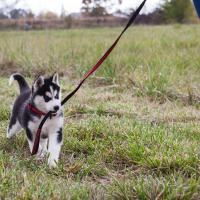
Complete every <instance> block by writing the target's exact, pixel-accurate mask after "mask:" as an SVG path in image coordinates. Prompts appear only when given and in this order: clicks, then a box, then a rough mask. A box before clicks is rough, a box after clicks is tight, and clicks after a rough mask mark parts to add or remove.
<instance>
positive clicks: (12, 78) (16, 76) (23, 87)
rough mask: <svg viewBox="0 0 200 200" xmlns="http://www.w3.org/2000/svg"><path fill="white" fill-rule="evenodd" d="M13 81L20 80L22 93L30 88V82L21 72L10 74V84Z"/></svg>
mask: <svg viewBox="0 0 200 200" xmlns="http://www.w3.org/2000/svg"><path fill="white" fill-rule="evenodd" d="M13 81H17V82H18V84H19V90H20V93H22V92H24V91H26V90H30V87H29V85H28V83H27V82H26V80H25V78H24V77H23V76H22V75H21V74H19V73H14V74H12V75H11V76H10V80H9V85H11V84H12V83H13Z"/></svg>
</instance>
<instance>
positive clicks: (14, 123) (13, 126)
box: [7, 114, 22, 138]
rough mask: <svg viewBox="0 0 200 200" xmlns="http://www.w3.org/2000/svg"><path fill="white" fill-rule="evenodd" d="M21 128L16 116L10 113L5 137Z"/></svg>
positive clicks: (11, 135)
mask: <svg viewBox="0 0 200 200" xmlns="http://www.w3.org/2000/svg"><path fill="white" fill-rule="evenodd" d="M21 129H22V127H21V125H20V123H19V121H18V120H17V117H16V116H15V115H13V114H12V116H11V118H10V122H9V125H8V128H7V138H11V137H13V136H14V135H16V134H17V133H18V132H19V131H20V130H21Z"/></svg>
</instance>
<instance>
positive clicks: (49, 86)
mask: <svg viewBox="0 0 200 200" xmlns="http://www.w3.org/2000/svg"><path fill="white" fill-rule="evenodd" d="M58 79H59V78H58V74H54V75H53V76H51V77H49V78H44V77H43V76H40V77H38V78H37V79H36V80H35V82H34V83H33V86H32V88H30V87H29V85H28V83H27V82H26V80H25V78H24V77H23V76H22V75H21V74H18V73H15V74H13V75H12V76H11V77H10V84H11V83H12V82H13V81H14V80H16V81H17V82H18V85H19V89H20V94H19V96H18V97H17V98H16V100H15V102H14V106H13V109H12V114H11V118H10V123H9V126H8V129H7V138H11V137H13V136H14V135H16V134H17V133H18V132H19V131H20V130H21V129H22V128H24V129H25V130H26V135H27V140H28V143H29V148H30V151H31V152H32V149H33V143H34V139H35V135H36V131H37V128H38V126H39V124H40V122H41V120H42V118H43V116H42V117H41V116H38V115H37V114H36V113H34V112H32V111H30V110H29V109H28V107H27V105H28V104H29V103H31V104H32V105H33V106H34V107H35V108H37V109H39V110H40V111H42V112H44V113H47V112H49V111H53V112H55V111H56V116H53V117H52V118H51V119H48V120H47V121H46V123H45V124H44V126H43V129H42V133H41V139H40V145H39V150H38V154H37V156H39V157H43V156H44V155H46V154H47V155H48V164H49V166H50V167H55V166H56V164H57V162H58V158H59V154H60V149H61V145H62V141H63V136H62V128H63V111H62V108H61V91H60V85H59V80H58Z"/></svg>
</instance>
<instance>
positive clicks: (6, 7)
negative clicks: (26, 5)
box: [0, 0, 21, 13]
mask: <svg viewBox="0 0 200 200" xmlns="http://www.w3.org/2000/svg"><path fill="white" fill-rule="evenodd" d="M20 1H21V0H11V1H7V0H1V4H0V12H1V13H7V12H8V11H10V10H13V9H14V7H15V6H16V5H17V4H18V3H19V2H20ZM8 2H9V3H8Z"/></svg>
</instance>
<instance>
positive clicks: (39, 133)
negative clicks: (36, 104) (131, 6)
mask: <svg viewBox="0 0 200 200" xmlns="http://www.w3.org/2000/svg"><path fill="white" fill-rule="evenodd" d="M145 3H146V0H144V1H143V2H142V3H141V4H140V6H139V7H138V8H137V10H136V11H135V12H134V13H133V15H132V16H131V18H130V20H129V21H128V23H127V25H126V27H125V28H124V29H123V31H122V32H121V34H120V35H119V36H118V38H117V39H116V40H115V42H114V43H113V44H112V46H111V47H110V48H109V49H108V50H107V51H106V52H105V54H104V55H103V56H102V57H101V59H100V60H99V61H98V62H97V63H96V64H95V65H94V66H93V67H92V68H91V69H90V70H89V71H88V72H87V73H86V74H85V75H84V77H83V79H82V80H81V81H80V83H79V84H78V86H77V87H76V88H75V89H74V90H73V91H72V92H71V93H69V94H68V95H67V96H66V97H65V98H64V99H63V101H62V102H61V105H64V104H65V103H66V102H67V101H68V100H69V99H70V98H71V97H72V96H74V95H75V94H76V92H77V91H78V90H79V88H80V87H81V86H82V85H83V83H84V82H85V81H86V79H87V78H88V77H89V76H90V75H92V74H93V73H94V72H95V71H96V70H97V69H98V68H99V67H100V66H101V65H102V64H103V62H104V61H105V60H106V58H107V57H108V56H109V55H110V53H111V52H112V50H113V49H114V48H115V46H116V45H117V43H118V42H119V40H120V39H121V37H122V35H123V34H124V33H125V32H126V30H127V29H128V28H129V27H130V26H131V24H132V23H133V22H134V21H135V19H136V17H137V16H138V15H139V13H140V11H141V9H142V8H143V6H144V4H145ZM52 114H53V112H51V111H50V112H48V113H47V114H46V115H45V117H44V118H43V120H42V121H41V123H40V125H39V127H38V130H37V133H36V138H35V141H34V145H33V150H32V155H34V154H36V153H37V151H38V148H39V142H40V135H41V131H42V127H43V125H44V123H45V122H46V120H47V119H48V118H49V117H50V116H51V115H52Z"/></svg>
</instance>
